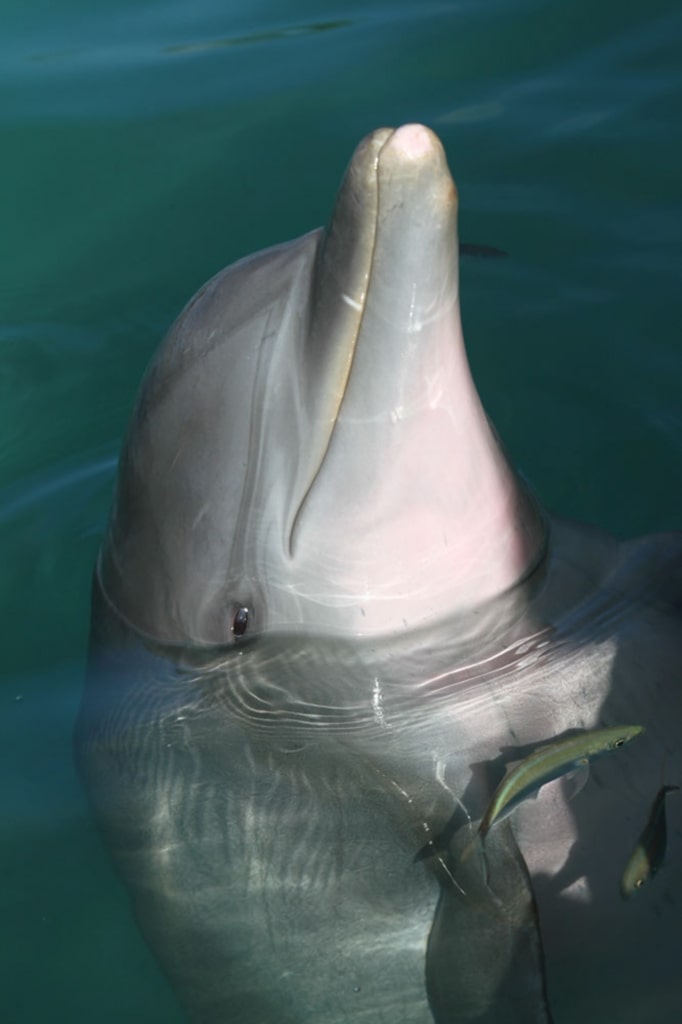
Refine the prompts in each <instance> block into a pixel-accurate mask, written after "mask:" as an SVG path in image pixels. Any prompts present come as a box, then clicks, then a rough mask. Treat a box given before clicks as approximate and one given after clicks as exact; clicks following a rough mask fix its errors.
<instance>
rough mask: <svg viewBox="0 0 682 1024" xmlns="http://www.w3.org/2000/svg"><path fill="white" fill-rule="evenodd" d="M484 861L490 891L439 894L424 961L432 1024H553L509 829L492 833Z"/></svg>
mask: <svg viewBox="0 0 682 1024" xmlns="http://www.w3.org/2000/svg"><path fill="white" fill-rule="evenodd" d="M455 845H456V843H455ZM486 856H487V858H488V859H489V872H490V886H491V887H492V888H491V887H489V886H488V885H487V884H486V885H483V884H479V886H478V887H477V888H476V890H475V892H474V891H472V892H471V894H470V895H469V898H467V899H463V898H462V897H461V895H460V894H459V893H457V892H455V891H453V890H451V889H446V888H443V889H442V890H441V894H440V899H439V902H438V907H437V909H436V914H435V917H434V921H433V926H432V928H431V933H430V935H429V941H428V947H427V954H426V987H427V993H428V997H429V1004H430V1006H431V1011H432V1013H433V1016H434V1020H435V1021H436V1022H437V1024H446V1022H447V1024H469V1022H471V1024H473V1022H476V1024H551V1021H552V1016H551V1011H550V1008H549V1003H548V997H547V989H546V981H545V963H544V952H543V948H542V938H541V935H540V928H539V922H538V915H537V908H536V906H535V899H534V896H533V891H532V888H531V882H530V876H529V874H528V869H527V868H526V864H525V861H524V859H523V857H522V855H521V852H520V850H519V848H518V846H517V845H516V841H515V839H514V835H513V832H512V830H511V826H510V825H509V824H508V823H502V824H500V825H498V827H497V828H496V829H494V830H493V831H491V833H490V835H489V837H488V839H487V843H486ZM470 874H471V873H470V872H467V878H462V882H463V884H464V887H465V888H466V886H467V882H468V881H469V875H470ZM493 890H494V891H493Z"/></svg>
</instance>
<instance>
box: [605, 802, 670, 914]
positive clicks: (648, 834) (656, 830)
mask: <svg viewBox="0 0 682 1024" xmlns="http://www.w3.org/2000/svg"><path fill="white" fill-rule="evenodd" d="M679 788H680V787H679V786H661V788H660V789H659V791H658V793H657V794H656V799H655V800H654V802H653V804H652V806H651V811H650V813H649V820H648V821H647V823H646V825H645V827H644V830H643V832H642V834H641V835H640V837H639V839H638V840H637V845H636V846H635V848H634V850H633V851H632V853H631V854H630V858H629V860H628V862H627V864H626V865H625V870H624V871H623V877H622V878H621V880H620V891H621V893H622V894H623V897H624V898H625V899H627V898H628V896H632V894H633V892H636V890H637V889H641V888H642V886H643V885H646V883H647V882H648V881H649V879H650V878H653V876H654V875H655V874H656V872H657V871H658V869H659V868H660V866H661V864H662V863H663V858H664V856H665V845H666V840H667V827H666V822H665V797H666V794H667V793H672V792H673V790H676V789H679Z"/></svg>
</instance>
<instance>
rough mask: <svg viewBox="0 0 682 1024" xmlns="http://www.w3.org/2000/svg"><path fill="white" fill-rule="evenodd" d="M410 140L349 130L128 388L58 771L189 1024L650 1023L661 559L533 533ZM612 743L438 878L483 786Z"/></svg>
mask: <svg viewBox="0 0 682 1024" xmlns="http://www.w3.org/2000/svg"><path fill="white" fill-rule="evenodd" d="M456 216H457V193H456V190H455V187H454V183H453V181H452V178H451V176H450V173H449V171H448V167H447V163H446V160H445V156H444V153H443V150H442V147H441V145H440V143H439V142H438V140H437V138H436V137H435V136H434V135H433V134H432V133H431V132H430V131H429V130H428V129H426V128H424V127H422V126H419V125H406V126H403V127H402V128H399V129H398V130H396V131H392V130H389V129H382V130H380V131H377V132H375V133H374V134H372V135H371V136H369V137H368V138H367V139H365V141H364V142H363V143H361V145H360V146H359V148H358V150H357V151H356V153H355V155H354V157H353V159H352V162H351V164H350V166H349V169H348V171H347V173H346V177H345V179H344V182H343V184H342V187H341V190H340V193H339V196H338V199H337V202H336V206H335V209H334V213H333V216H332V220H331V223H330V225H329V227H328V228H327V229H326V231H322V230H319V231H314V232H312V233H310V234H308V235H305V236H304V237H303V238H300V239H298V240H296V241H294V242H290V243H288V244H285V245H281V246H278V247H276V248H274V249H270V250H268V251H266V252H262V253H259V254H256V255H255V256H252V257H250V258H248V259H245V260H243V261H241V262H239V263H237V264H235V265H234V266H232V267H230V268H228V269H227V270H225V271H223V272H222V273H220V274H218V275H217V276H216V277H215V278H213V280H211V281H210V282H209V283H208V284H207V285H205V286H204V287H203V288H202V289H201V290H200V292H199V293H198V294H197V295H196V296H195V297H194V298H193V299H192V300H191V302H190V303H189V305H188V306H187V307H186V308H185V310H184V311H183V313H182V314H181V316H180V318H179V319H178V321H177V323H176V324H175V326H174V327H173V328H172V330H171V332H170V334H169V336H168V337H167V339H166V341H165V342H164V344H163V345H162V347H161V348H160V350H159V352H158V354H157V356H156V358H155V360H154V362H153V363H152V365H151V367H150V369H149V371H148V373H147V376H146V378H145V381H144V384H143V387H142V390H141V394H140V396H139V399H138V403H137V407H136V410H135V413H134V416H133V420H132V424H131V427H130V431H129V433H128V437H127V440H126V442H125V446H124V449H123V454H122V457H121V463H120V469H119V477H118V485H117V492H116V497H115V502H114V507H113V511H112V516H111V521H110V526H109V530H108V533H107V537H106V539H105V542H104V544H103V547H102V551H101V553H100V556H99V560H98V564H97V569H96V573H95V581H94V594H93V619H92V633H91V653H90V660H89V668H88V675H87V681H86V688H85V693H84V698H83V704H82V708H81V712H80V716H79V720H78V724H77V730H76V756H77V761H78V766H79V769H80V772H81V774H82V777H83V779H84V781H85V784H86V787H87V789H88V792H89V796H90V799H91V801H92V804H93V807H94V809H95V813H96V815H97V818H98V821H99V823H100V826H101V829H102V831H103V833H104V835H105V837H106V841H107V843H108V845H109V847H110V849H111V851H112V853H113V856H114V859H115V862H116V865H117V867H118V869H119V871H120V872H121V874H122V876H123V878H124V879H125V881H126V884H127V886H128V888H129V891H130V894H131V898H132V903H133V908H134V912H135V916H136V918H137V921H138V923H139V925H140V927H141V929H142V931H143V933H144V935H145V937H146V938H147V940H148V942H149V944H150V945H151V947H152V949H153V950H154V951H155V954H156V956H157V958H158V960H159V962H160V963H161V965H162V967H163V969H164V971H165V972H166V974H167V976H168V977H169V979H170V981H171V983H172V984H173V985H174V987H175V989H176V991H177V992H178V995H179V997H180V999H181V1000H182V1002H183V1004H184V1006H185V1007H186V1010H187V1013H188V1016H189V1018H190V1019H192V1020H195V1021H201V1022H208V1024H217V1022H223V1021H225V1022H227V1021H229V1022H231V1024H267V1022H271V1021H272V1022H277V1024H313V1022H314V1024H341V1022H353V1024H361V1022H367V1024H370V1022H371V1024H384V1022H385V1024H396V1022H401V1024H431V1022H433V1021H436V1022H439V1024H444V1022H448V1024H458V1022H463V1021H474V1020H475V1021H479V1022H481V1021H486V1022H491V1024H512V1022H522V1021H538V1022H540V1021H548V1020H550V1009H549V1004H550V1003H551V1007H552V1009H551V1013H552V1014H553V1019H554V1020H555V1021H556V1022H557V1024H577V1022H579V1021H580V1022H582V1021H584V1020H590V1021H595V1022H597V1021H612V1020H618V1021H619V1024H628V1022H630V1024H635V1022H636V1024H641V1021H642V1020H647V1021H654V1022H655V1021H664V1020H670V1019H674V1016H675V1014H674V1012H673V1010H675V1011H677V1010H678V1008H679V1005H680V1001H681V1000H682V973H681V972H680V970H679V919H680V911H681V909H682V833H681V830H680V816H679V811H678V806H679V805H678V804H676V805H675V807H673V806H672V801H671V805H670V815H669V847H668V856H667V860H666V864H665V867H664V868H663V869H662V870H661V872H660V875H659V880H657V884H656V886H655V887H651V889H650V890H649V891H648V892H644V893H642V897H641V899H639V900H636V901H630V902H627V903H624V902H623V901H622V900H621V898H620V890H619V878H620V872H621V870H622V864H623V858H624V855H627V852H628V851H629V850H630V848H631V845H632V837H633V830H634V832H636V828H637V823H639V822H640V820H641V817H642V813H643V812H645V810H646V807H647V806H648V803H649V800H650V793H651V789H652V780H656V779H657V778H658V773H659V771H660V764H661V756H662V752H663V750H667V755H666V756H667V771H668V772H669V775H670V777H671V778H682V749H681V746H680V735H681V725H682V630H681V629H680V625H681V617H682V615H681V613H682V535H679V534H675V535H666V536H659V537H652V538H648V539H643V540H635V541H631V542H628V543H619V542H616V541H615V540H613V539H611V538H609V537H608V536H605V535H603V534H602V533H600V532H598V531H596V530H592V529H587V528H584V527H579V526H575V525H571V524H568V523H564V522H561V521H556V520H552V521H550V520H549V519H548V518H547V517H546V516H545V515H544V514H543V513H542V511H541V510H540V508H539V506H538V504H537V502H536V501H535V499H534V498H533V496H532V495H531V493H530V492H529V490H528V489H527V487H526V486H525V485H524V484H523V483H522V482H521V481H520V479H519V478H518V477H517V475H516V474H515V472H514V471H513V469H512V468H511V467H510V465H509V463H508V461H507V459H506V457H505V454H504V452H503V450H502V448H501V446H500V443H499V441H498V439H497V436H496V434H495V431H494V429H493V427H492V426H491V424H490V422H489V421H488V419H487V417H486V415H485V412H484V410H483V408H482V406H481V403H480V400H479V398H478V395H477V392H476V389H475V387H474V384H473V382H472V379H471V375H470V372H469V368H468V364H467V359H466V354H465V350H464V343H463V338H462V331H461V326H460V312H459V293H458V248H457V232H456ZM621 723H633V724H641V725H644V726H645V728H646V732H645V734H644V736H643V737H642V738H640V739H638V741H637V743H636V744H633V745H632V747H631V748H628V749H627V750H625V751H622V752H620V753H619V754H618V755H617V756H614V757H613V758H612V759H608V758H607V759H604V761H603V762H602V763H599V764H597V765H596V766H595V767H594V768H593V770H592V777H591V778H590V780H589V782H588V784H587V785H586V786H585V788H584V789H583V791H582V792H581V793H580V794H579V795H578V796H576V798H575V799H574V800H572V801H571V800H570V799H569V793H568V789H567V786H566V785H565V780H557V781H556V782H553V783H551V784H550V785H548V786H546V787H544V788H543V790H542V791H541V792H540V795H539V796H538V798H537V799H536V800H529V801H526V802H525V803H523V804H521V805H520V806H519V808H518V809H517V810H516V811H515V812H514V814H513V816H512V817H511V818H510V819H508V821H505V822H502V823H501V824H500V825H498V826H495V827H494V828H493V829H491V832H490V835H489V837H488V841H487V847H488V846H489V848H490V850H489V856H490V858H491V863H490V864H489V869H490V870H489V877H488V884H487V885H486V884H485V882H484V877H483V875H482V874H481V872H480V865H478V863H477V859H476V858H475V857H469V858H467V859H466V860H465V861H462V860H461V859H460V857H461V851H462V849H463V847H464V846H465V845H466V844H467V843H468V842H469V841H470V838H471V835H472V825H471V824H470V822H469V820H468V816H470V818H471V819H472V821H473V822H474V823H475V822H476V821H477V820H478V819H480V817H481V816H482V814H483V813H484V811H485V807H486V805H487V802H488V800H489V798H490V795H491V793H492V792H493V791H494V789H495V786H496V785H497V783H498V782H499V780H500V778H501V777H502V775H503V774H504V771H505V766H506V764H508V763H509V762H510V761H513V760H515V759H519V758H521V757H523V756H524V755H525V754H527V753H529V752H530V750H531V749H533V748H534V747H535V746H537V745H539V744H540V743H542V742H547V741H548V740H550V739H552V738H553V737H555V736H557V735H559V734H562V733H563V732H566V731H567V730H570V729H575V728H587V729H589V728H595V727H597V726H600V725H617V724H621Z"/></svg>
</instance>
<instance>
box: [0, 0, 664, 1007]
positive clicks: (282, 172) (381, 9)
mask: <svg viewBox="0 0 682 1024" xmlns="http://www.w3.org/2000/svg"><path fill="white" fill-rule="evenodd" d="M0 27H1V29H2V30H1V31H0V97H1V99H0V130H1V139H2V160H1V161H0V210H1V218H0V223H1V225H2V232H1V234H0V265H1V267H2V279H1V283H0V309H1V312H0V559H1V565H2V572H1V573H0V588H1V593H2V608H3V625H4V628H3V633H2V636H3V653H4V657H3V662H2V679H1V681H0V700H1V702H2V703H1V704H0V708H1V713H0V778H1V779H2V782H3V798H2V799H3V810H4V842H3V843H2V847H1V852H0V858H1V861H0V863H1V867H2V870H1V874H0V877H2V879H3V885H2V888H1V890H0V891H1V892H2V897H1V898H2V921H3V955H2V958H1V961H0V963H1V966H0V980H1V981H2V991H3V997H4V998H3V1014H2V1016H3V1020H7V1021H12V1022H14V1021H17V1022H19V1021H21V1022H31V1024H33V1022H43V1021H50V1022H61V1021H64V1022H69V1024H76V1022H79V1021H93V1020H97V1021H100V1022H106V1024H108V1022H111V1024H114V1022H116V1024H119V1022H122V1021H135V1022H138V1021H139V1022H149V1024H157V1022H158V1024H173V1022H174V1021H178V1020H179V1014H178V1011H177V1010H176V1008H175V1003H174V1000H173V997H172V996H171V995H170V993H169V991H168V989H167V987H166V984H165V982H164V981H163V979H162V978H161V976H160V974H159V972H158V970H157V968H156V966H155V964H154V962H153V960H152V958H151V955H150V954H149V953H148V952H147V950H146V947H145V946H144V944H143V943H142V940H141V939H140V938H139V937H138V935H137V932H136V930H135V928H134V926H133V924H132V922H131V919H130V916H129V912H128V909H127V904H126V898H125V895H124V893H123V891H122V890H121V888H120V886H119V885H118V883H117V881H116V880H115V878H114V877H113V874H112V871H111V869H110V866H109V862H108V859H107V857H106V854H105V852H104V850H103V848H102V847H101V845H100V842H99V839H98V837H97V835H96V833H95V831H94V828H93V826H92V824H91V822H90V818H89V814H88V811H87V809H86V806H85V803H84V799H83V797H82V794H81V791H80V788H79V785H78V782H77V780H76V778H75V775H74V771H73V768H72V764H71V748H70V747H71V729H72V724H73V719H74V715H75V711H76V708H77V705H78V700H79V693H80V681H81V673H82V667H83V659H84V650H85V644H86V637H87V620H88V603H89V576H90V571H91V566H92V562H93V559H94V556H95V552H96V549H97V545H98V539H99V536H100V534H101V532H102V530H103V527H104V523H105V519H106V512H107V507H108V503H109V499H110V493H111V486H112V481H113V474H114V470H115V461H116V454H117V451H118V447H119V444H120V440H121V435H122V431H123V430H124V427H125V424H126V421H127V418H128V415H129V411H130V407H131V403H132V400H133V397H134V394H135V391H136V388H137V386H138V383H139V379H140V376H141V374H142V371H143V369H144V367H145V365H146V363H147V360H148V359H149V357H150V355H151V353H152V351H153V350H154V347H155V345H156V344H157V342H158V340H159V339H160V337H161V335H162V334H163V332H164V330H165V328H166V327H167V325H168V324H169V323H170V321H171V320H172V319H173V317H174V316H175V315H176V313H177V312H178V310H179V309H180V307H181V306H182V305H183V304H184V303H185V301H186V300H187V299H188V298H189V296H190V295H191V293H192V292H193V291H194V290H195V289H196V288H197V287H198V286H199V285H200V284H201V283H202V282H203V281H204V280H205V279H206V278H207V277H208V276H210V275H211V274H213V273H214V272H215V271H216V270H217V269H218V268H220V267H221V266H223V265H225V264H226V263H228V262H230V261H231V260H233V259H235V258H237V257H239V256H241V255H244V254H245V253H247V252H250V251H253V250H255V249H258V248H260V247H263V246H265V245H269V244H271V243H274V242H278V241H281V240H284V239H286V238H289V237H293V236H295V235H298V234H301V233H303V232H304V231H307V230H308V229H310V228H312V227H314V226H316V225H317V224H319V223H321V222H323V221H324V220H325V218H326V216H327V214H328V212H329V211H330V209H331V205H332V201H333V196H334V192H335V189H336V187H337V185H338V183H339V181H340V178H341V175H342V172H343V169H344V167H345V164H346V163H347V161H348V159H349V157H350V154H351V152H352V149H353V147H354V146H355V145H356V143H357V142H358V141H359V139H360V138H361V137H362V136H363V135H364V134H365V133H366V132H367V131H369V130H370V129H372V128H375V127H377V126H379V125H382V124H391V125H396V124H399V123H401V122H405V121H411V120H419V121H423V122H425V123H427V124H429V125H431V126H432V127H433V128H435V129H436V130H437V131H438V133H439V134H440V135H441V137H442V139H443V141H444V143H445V146H446V149H447V152H448V156H449V159H450V163H451V166H452V169H453V172H454V174H455V177H456V179H457V182H458V186H459V190H460V196H461V209H462V212H461V235H462V237H463V238H464V239H465V240H467V241H473V242H478V243H487V244H490V245H495V246H497V247H500V248H502V249H504V250H506V251H508V253H509V257H508V259H506V260H499V261H482V260H478V261H473V260H472V261H469V262H468V263H466V264H465V266H464V267H463V272H462V302H463V315H464V327H465V334H466V337H467V340H468V347H469V352H470V357H471V362H472V365H473V368H474V372H475V375H476V379H477V381H478V384H479V388H480V390H481V393H482V395H483V398H484V401H485V404H486V407H487V409H488V411H489V413H490V415H491V417H492V418H493V420H494V421H495V423H496V425H497V427H498V429H499V431H500V433H501V435H502V436H503V438H504V439H505V441H506V443H507V445H508V447H509V449H510V451H511V453H512V455H513V457H514V459H515V460H516V461H517V463H518V464H519V465H520V466H521V467H522V469H523V471H524V472H525V474H526V475H527V476H528V477H529V478H530V480H531V481H532V483H533V484H534V486H535V488H536V490H537V492H538V494H539V495H540V497H541V498H542V500H543V502H544V503H545V504H546V505H547V506H548V507H549V508H551V509H552V510H555V511H560V512H561V513H563V514H566V515H570V516H572V517H574V518H579V519H584V520H589V521H592V522H596V523H598V524H599V525H601V526H603V527H605V528H607V529H609V530H610V531H612V532H614V533H616V534H618V535H622V536H625V535H628V534H634V533H644V532H651V531H657V530H662V529H672V528H679V527H680V526H681V525H682V514H681V511H680V495H681V494H682V399H681V398H680V380H681V379H682V341H681V340H680V327H679V320H680V309H681V304H682V298H681V296H682V292H681V291H680V271H681V270H682V244H681V237H680V236H681V227H682V136H681V134H680V124H681V123H682V10H680V7H679V4H678V3H676V2H675V3H673V2H668V3H664V2H656V0H650V2H648V3H633V4H628V5H623V4H620V3H615V2H606V0H591V2H589V3H588V2H584V0H573V2H572V3H570V4H564V3H558V2H556V3H549V2H540V0H497V2H494V0H490V2H488V0H462V2H459V3H436V2H434V3H419V4H418V3H416V2H414V3H402V4H401V3H381V2H375V3H370V4H367V3H364V2H363V3H360V2H359V0H355V2H346V3H344V4H340V5H339V4H332V3H320V2H318V3H315V4H313V3H306V2H302V0H293V2H291V3H289V4H286V5H284V4H275V3H272V2H265V0H261V2H254V3H251V4H234V3H229V2H227V3H225V2H224V0H223V2H217V0H197V2H196V3H193V4H187V3H183V4H181V3H171V2H160V0H157V2H147V3H141V2H131V0H127V2H122V0H117V2H116V3H109V4H103V5H97V6H96V7H94V6H93V5H91V4H86V3H84V2H83V0H68V2H67V0H62V2H61V3H59V4H54V3H49V4H48V3H46V2H44V0H37V2H34V3H31V4H30V5H28V4H26V3H25V0H4V2H3V3H2V12H1V13H0Z"/></svg>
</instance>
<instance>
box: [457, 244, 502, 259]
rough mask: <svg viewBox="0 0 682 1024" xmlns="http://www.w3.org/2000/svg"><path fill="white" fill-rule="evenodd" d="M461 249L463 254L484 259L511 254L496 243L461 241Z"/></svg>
mask: <svg viewBox="0 0 682 1024" xmlns="http://www.w3.org/2000/svg"><path fill="white" fill-rule="evenodd" d="M459 251H460V254H461V255H462V256H477V257H478V258H479V259H483V260H499V259H504V257H505V256H508V255H509V253H506V252H505V251H504V249H497V248H495V246H494V245H476V244H475V243H474V242H460V243H459Z"/></svg>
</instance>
